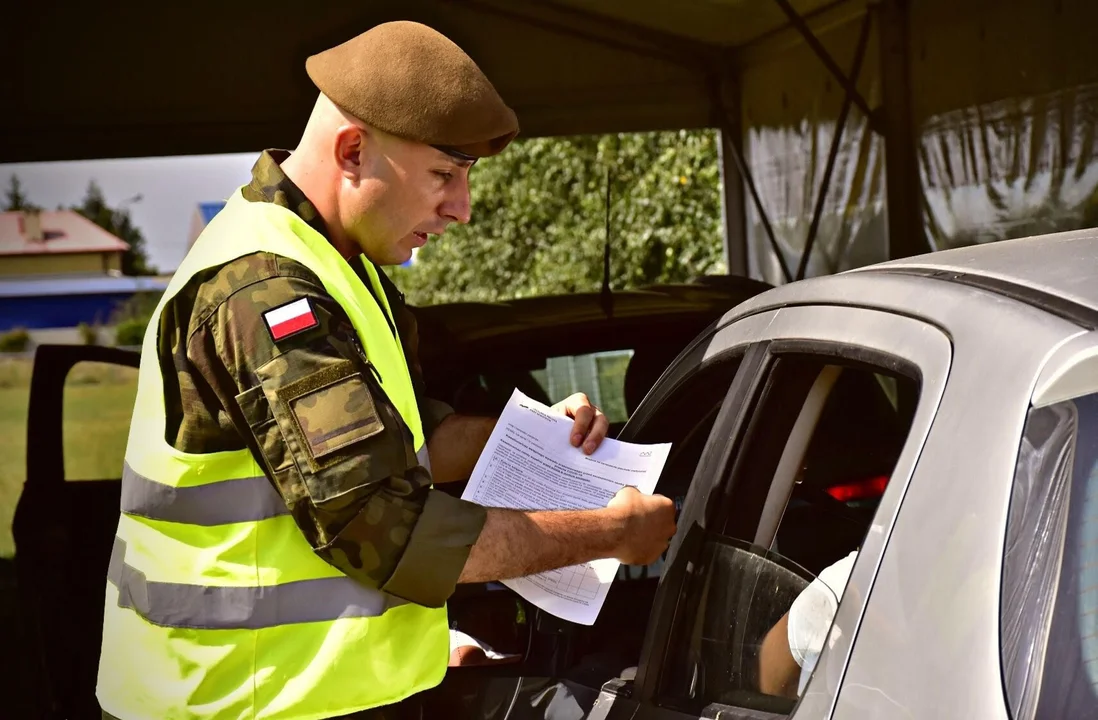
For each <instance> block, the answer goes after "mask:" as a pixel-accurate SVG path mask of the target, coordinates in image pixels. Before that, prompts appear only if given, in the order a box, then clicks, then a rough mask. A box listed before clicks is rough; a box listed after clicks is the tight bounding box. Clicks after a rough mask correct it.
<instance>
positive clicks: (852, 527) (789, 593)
mask: <svg viewBox="0 0 1098 720" xmlns="http://www.w3.org/2000/svg"><path fill="white" fill-rule="evenodd" d="M703 346H704V347H703V348H702V349H700V350H699V349H695V350H694V351H693V357H688V356H690V355H691V353H690V352H688V353H686V354H685V355H684V356H683V357H682V358H680V360H679V362H678V363H677V366H676V367H675V368H673V369H672V370H670V371H668V373H666V374H665V376H664V378H662V379H661V381H660V382H659V383H658V384H657V386H656V388H654V389H653V391H652V393H650V395H649V397H648V398H646V400H645V403H644V404H643V405H642V407H641V408H640V410H639V411H638V413H637V416H636V420H637V422H638V424H640V423H642V422H643V421H645V420H648V421H651V419H650V417H649V414H650V411H649V409H648V406H649V405H652V406H659V405H660V404H661V400H662V399H663V398H665V397H667V396H669V395H673V394H674V392H675V385H676V384H677V383H681V382H683V381H684V379H686V378H689V376H690V374H691V372H692V371H694V368H701V367H703V366H704V362H705V360H706V359H707V358H713V357H719V356H722V355H726V354H729V353H737V352H738V353H741V354H742V356H743V361H742V362H741V363H740V366H739V369H738V373H737V375H736V377H735V378H734V380H733V382H732V384H731V386H730V387H729V388H728V390H727V392H726V393H724V395H723V402H722V404H721V406H720V409H719V411H718V413H717V416H716V418H715V421H714V423H713V425H712V429H711V431H710V432H709V433H708V438H707V441H706V444H705V449H704V451H703V453H702V454H701V457H700V459H699V461H698V463H697V465H696V469H695V471H694V472H693V475H692V479H691V481H690V483H689V489H688V491H687V493H686V498H685V502H684V506H683V510H682V514H681V517H680V521H679V530H678V533H677V534H676V537H675V539H674V541H673V543H672V545H671V548H670V550H669V553H668V558H667V568H666V570H665V571H664V572H663V577H662V579H661V582H660V586H659V589H658V591H657V593H656V599H655V603H654V607H653V611H652V618H651V621H650V623H649V625H648V628H647V630H646V635H645V639H644V647H643V650H642V653H641V659H640V665H639V667H638V669H637V671H636V676H635V679H629V678H628V677H622V678H619V679H616V680H614V681H611V682H609V683H607V685H606V686H604V688H603V691H602V693H601V695H600V697H599V700H598V702H597V703H596V705H595V707H594V709H593V711H592V713H591V714H590V717H592V718H604V717H605V718H610V717H637V718H668V719H669V718H697V717H708V718H716V717H721V718H752V719H754V718H779V717H795V718H827V717H830V715H831V712H832V708H833V705H834V701H835V698H836V696H837V691H838V688H839V686H840V685H841V682H842V677H843V672H844V669H845V667H846V663H847V660H848V657H849V653H850V651H851V648H852V646H853V643H854V641H855V638H856V636H857V632H858V626H859V623H860V621H861V618H862V615H863V612H864V609H865V605H866V602H867V599H868V597H869V593H870V590H871V588H872V586H873V581H874V578H875V575H876V571H877V566H878V562H879V560H880V558H881V556H882V554H883V551H884V547H885V545H886V543H887V541H888V535H889V532H890V531H891V528H892V525H893V523H894V521H895V518H896V514H897V511H898V509H899V506H900V503H901V501H902V499H903V496H904V493H905V492H906V488H907V484H908V482H909V480H910V477H911V474H912V472H913V470H914V468H915V464H916V461H917V460H918V457H919V454H920V451H921V448H922V445H923V442H924V441H925V438H926V436H927V433H928V431H929V429H930V426H931V423H932V421H933V418H934V416H935V413H936V411H937V407H938V403H939V401H940V399H941V396H942V392H943V390H944V387H945V382H946V378H947V376H948V374H949V367H950V362H951V346H950V341H949V339H948V337H947V336H946V335H945V334H944V333H943V332H942V331H941V330H939V329H937V328H936V327H934V326H932V325H930V324H928V323H925V322H922V321H920V320H917V319H914V318H910V317H904V316H900V315H895V314H890V313H886V312H880V311H874V310H868V309H861V308H853V307H834V306H802V307H792V308H783V309H780V310H774V311H769V312H763V313H759V314H756V315H753V316H749V317H746V318H743V319H740V320H737V321H736V322H734V323H730V324H727V325H726V326H724V327H719V328H717V330H716V332H715V333H713V334H712V335H711V337H710V338H708V339H707V340H705V341H704V342H703ZM683 363H693V365H688V366H687V367H686V368H685V369H684V368H683V367H682V365H683ZM631 424H632V423H631ZM629 435H636V436H638V437H639V438H640V439H643V436H644V432H643V430H642V429H641V428H638V429H636V430H634V431H632V432H630V428H626V432H625V433H623V439H631V438H630V437H626V436H629ZM663 482H664V479H661V483H663ZM850 561H852V565H851V564H850ZM844 562H845V564H843V563H844ZM840 564H842V565H843V567H844V568H846V571H848V572H849V580H848V581H845V578H841V579H840V581H838V582H836V581H834V580H833V579H832V580H829V581H828V583H829V584H830V586H828V585H825V586H824V589H825V590H828V591H831V592H832V595H833V596H832V597H831V600H832V601H833V603H832V607H833V608H834V607H835V606H837V612H834V609H833V610H832V612H833V613H834V622H833V624H829V625H827V626H825V627H823V628H822V632H823V633H824V635H825V636H826V638H827V641H826V643H824V642H823V640H822V638H821V639H820V640H819V642H820V643H821V644H822V652H820V653H818V659H815V665H814V670H812V668H811V666H810V663H809V661H808V660H807V659H805V663H804V664H805V665H806V666H809V669H808V670H807V671H806V670H805V669H804V668H803V667H802V668H799V669H798V672H799V677H792V678H790V679H789V683H790V684H787V685H786V686H785V687H784V688H783V689H782V691H780V692H778V691H771V692H760V687H761V686H762V683H763V678H764V674H765V673H766V672H767V670H766V664H765V663H764V662H763V660H764V655H765V650H764V645H765V644H766V643H767V642H768V638H770V637H771V632H776V631H775V628H776V627H779V625H778V624H779V622H789V623H793V622H794V617H795V615H794V614H790V608H791V607H792V603H793V601H794V600H795V599H796V598H797V597H798V596H799V595H800V594H801V592H802V591H804V590H805V588H807V587H808V586H809V585H810V584H812V586H813V588H816V587H819V583H814V584H813V583H812V581H813V580H814V579H815V578H816V577H817V575H819V574H820V573H821V572H824V571H825V569H827V571H828V572H829V573H830V574H832V575H833V574H834V573H833V572H832V571H833V569H834V568H836V567H838V566H839V565H840ZM831 586H834V587H831ZM828 619H830V618H828ZM817 629H819V628H817ZM774 637H778V635H774ZM782 639H783V640H784V638H782Z"/></svg>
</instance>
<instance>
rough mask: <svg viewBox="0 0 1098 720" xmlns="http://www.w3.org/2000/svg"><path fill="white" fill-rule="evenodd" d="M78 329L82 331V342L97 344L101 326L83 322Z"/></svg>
mask: <svg viewBox="0 0 1098 720" xmlns="http://www.w3.org/2000/svg"><path fill="white" fill-rule="evenodd" d="M76 329H77V331H78V332H79V333H80V342H81V343H83V344H84V345H95V344H96V343H97V342H99V328H97V327H95V326H94V325H89V324H88V323H83V322H82V323H80V324H79V325H77V326H76Z"/></svg>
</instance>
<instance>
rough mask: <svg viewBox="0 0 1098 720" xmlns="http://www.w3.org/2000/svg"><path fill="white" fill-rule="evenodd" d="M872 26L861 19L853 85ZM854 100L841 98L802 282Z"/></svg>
mask: <svg viewBox="0 0 1098 720" xmlns="http://www.w3.org/2000/svg"><path fill="white" fill-rule="evenodd" d="M872 24H873V15H872V14H871V13H868V12H867V13H866V14H865V17H864V18H863V19H862V29H861V31H860V33H859V34H858V46H857V48H855V50H854V63H853V65H852V66H851V68H850V78H851V80H853V81H854V82H855V83H857V82H858V77H859V76H860V75H861V74H862V61H863V60H865V49H866V46H868V45H869V28H870V26H871V25H872ZM853 100H854V98H853V96H851V94H850V91H849V90H848V91H847V93H846V95H845V96H844V97H843V106H842V109H841V110H840V111H839V119H838V121H837V122H836V123H835V134H834V135H832V137H831V149H830V150H828V153H827V165H826V166H825V167H824V174H823V178H822V179H821V180H820V191H819V193H817V195H816V207H815V209H814V210H813V212H812V224H811V225H809V227H808V236H807V237H806V238H805V241H804V251H803V252H801V262H800V263H799V264H798V266H797V279H798V280H804V274H805V272H806V271H807V270H808V259H809V258H810V257H811V255H812V245H813V244H815V242H816V234H817V233H818V232H819V230H820V220H821V218H822V217H823V209H824V203H825V201H826V200H827V191H828V190H829V189H830V188H831V173H832V172H833V171H834V170H835V159H836V158H837V157H838V156H839V146H840V145H841V144H842V139H843V134H844V133H845V132H846V119H847V118H848V117H849V116H850V105H851V103H852V102H853Z"/></svg>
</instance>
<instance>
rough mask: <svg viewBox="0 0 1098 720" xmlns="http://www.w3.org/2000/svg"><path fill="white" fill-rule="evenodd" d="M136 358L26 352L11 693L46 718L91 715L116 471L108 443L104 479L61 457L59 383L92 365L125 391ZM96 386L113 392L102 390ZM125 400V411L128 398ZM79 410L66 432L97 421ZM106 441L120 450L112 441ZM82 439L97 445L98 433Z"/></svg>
mask: <svg viewBox="0 0 1098 720" xmlns="http://www.w3.org/2000/svg"><path fill="white" fill-rule="evenodd" d="M138 357H139V355H138V353H137V352H135V351H130V350H119V349H115V348H105V347H96V346H74V345H43V346H40V347H39V348H38V350H37V352H36V354H35V358H34V371H33V376H32V379H31V391H30V403H29V411H28V418H27V475H26V484H25V486H24V489H23V494H22V497H21V498H20V500H19V504H18V506H17V509H16V513H15V520H14V523H13V525H12V533H13V535H14V539H15V548H16V558H15V565H16V582H17V587H18V597H19V604H18V607H19V614H20V630H21V633H22V635H23V638H24V639H25V642H26V647H27V648H28V649H29V651H30V652H29V655H28V656H26V657H22V658H21V661H22V664H23V665H24V668H23V674H24V676H26V677H27V678H28V683H26V684H25V685H24V687H21V688H19V689H17V692H20V693H21V694H25V695H28V696H29V697H28V701H29V702H30V703H32V706H33V707H34V708H35V709H36V710H37V711H39V712H41V713H42V714H43V715H44V716H45V717H47V718H69V719H70V720H76V719H78V718H96V719H98V718H100V712H99V706H98V704H97V703H96V700H95V682H96V672H97V667H98V662H99V647H100V640H101V635H102V629H103V596H104V590H105V586H106V578H107V565H108V562H109V559H110V553H111V543H112V539H113V537H114V533H115V529H116V526H117V523H118V512H119V510H118V508H119V494H120V487H121V483H120V478H121V475H122V457H121V455H119V456H118V458H117V467H114V461H113V459H111V458H113V455H114V454H116V452H115V450H116V448H115V447H111V448H109V450H110V452H109V453H108V455H109V456H110V457H108V458H105V459H103V460H102V461H100V462H99V463H98V464H97V466H96V469H95V470H92V472H93V473H94V474H96V475H105V477H88V476H87V473H86V472H81V469H80V468H81V465H80V463H79V460H80V458H74V457H68V458H66V450H69V449H70V448H71V447H73V443H72V442H71V441H72V440H73V439H74V438H72V437H71V436H70V438H69V440H70V442H66V437H65V432H66V426H65V413H66V381H67V380H68V379H69V377H70V372H71V371H72V370H73V368H75V367H77V366H82V367H88V366H87V365H84V364H85V363H94V364H95V366H94V367H95V368H96V369H97V370H99V371H102V372H105V373H108V374H112V375H114V376H118V375H122V376H125V377H127V384H126V385H125V386H120V387H121V389H120V390H118V391H117V392H121V393H125V392H127V391H129V390H132V388H133V387H134V385H133V383H134V382H135V381H136V374H137V371H136V369H135V368H137V365H138ZM131 368H132V369H131ZM97 392H98V393H99V394H100V395H103V396H110V395H111V394H112V393H115V392H116V391H115V390H114V389H113V387H112V386H103V387H99V388H97ZM96 397H98V395H97V396H96ZM94 399H95V398H93V401H94ZM118 400H119V402H118V403H117V406H118V410H119V411H120V412H127V413H128V410H127V409H125V408H126V403H127V399H126V398H125V397H120V398H118ZM128 403H129V408H131V409H132V394H131V395H130V397H129V400H128ZM86 405H88V404H86ZM83 411H84V413H85V415H87V414H88V413H91V414H93V417H91V418H86V419H87V420H89V421H88V422H86V423H85V424H82V425H80V426H78V427H77V428H76V429H75V430H74V429H73V427H72V426H71V425H70V427H69V431H70V433H72V432H77V433H79V432H81V430H82V428H83V427H89V426H96V425H97V424H98V423H96V422H95V418H94V413H95V412H96V409H95V408H94V406H92V407H84V408H83ZM74 414H75V413H74ZM70 419H72V418H70ZM124 424H128V423H127V421H125V420H119V421H118V422H116V425H117V426H118V427H119V428H121V427H122V426H123V425H124ZM115 440H116V442H115V443H114V445H115V446H121V447H124V444H121V443H122V441H121V438H116V439H115ZM87 442H88V443H89V446H95V447H96V450H97V451H98V450H102V449H103V448H102V440H101V439H100V438H99V437H96V438H95V440H90V441H87ZM67 446H68V447H67ZM70 452H71V450H70ZM88 467H89V466H88V465H84V466H83V468H84V469H87V468H88ZM67 468H68V472H66V469H67ZM107 468H111V469H107ZM36 714H37V713H36Z"/></svg>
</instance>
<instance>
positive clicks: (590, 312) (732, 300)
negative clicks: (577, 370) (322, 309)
mask: <svg viewBox="0 0 1098 720" xmlns="http://www.w3.org/2000/svg"><path fill="white" fill-rule="evenodd" d="M769 289H771V286H770V285H768V284H766V283H764V282H760V281H758V280H752V279H750V278H744V277H735V276H720V277H709V278H704V279H701V280H700V281H699V282H695V283H679V284H661V285H651V286H647V287H642V288H638V289H635V290H623V291H616V292H614V293H613V295H612V299H613V305H612V311H611V312H610V313H608V312H607V309H606V307H604V301H603V299H602V296H601V294H600V293H597V292H586V293H572V294H568V295H542V296H537V297H528V298H516V299H514V300H509V301H506V302H455V303H442V304H439V305H424V306H416V307H415V308H413V309H414V311H415V314H416V318H417V320H418V322H419V323H420V324H421V325H424V326H427V327H433V328H445V332H446V334H447V336H448V338H449V339H450V340H451V341H456V342H458V343H462V344H464V343H469V342H476V341H482V340H489V339H497V338H503V337H506V336H508V335H513V334H516V333H529V332H536V331H549V330H553V329H567V328H569V327H574V326H577V325H586V324H590V323H599V324H600V325H603V326H608V325H613V324H615V322H616V321H621V322H622V323H629V322H631V321H635V320H637V319H638V318H648V319H650V320H656V319H658V318H660V317H667V318H673V317H681V316H682V315H684V314H687V315H696V316H697V315H713V316H714V317H717V316H719V315H720V314H721V313H723V312H725V311H726V310H728V309H729V308H731V307H732V306H734V305H736V304H738V303H740V302H742V301H744V300H747V299H748V298H750V297H753V296H755V295H758V294H759V293H762V292H765V291H766V290H769Z"/></svg>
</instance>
